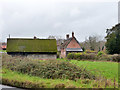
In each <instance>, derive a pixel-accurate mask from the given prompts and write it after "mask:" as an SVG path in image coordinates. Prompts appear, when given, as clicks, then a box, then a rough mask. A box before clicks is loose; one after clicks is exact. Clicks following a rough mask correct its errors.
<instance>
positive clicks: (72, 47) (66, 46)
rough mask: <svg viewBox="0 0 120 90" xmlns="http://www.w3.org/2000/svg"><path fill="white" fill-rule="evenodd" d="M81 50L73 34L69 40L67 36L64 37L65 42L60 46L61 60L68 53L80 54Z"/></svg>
mask: <svg viewBox="0 0 120 90" xmlns="http://www.w3.org/2000/svg"><path fill="white" fill-rule="evenodd" d="M82 51H83V50H82V48H81V46H80V43H79V42H78V41H77V39H76V38H75V36H74V32H72V37H71V38H69V34H67V35H66V40H65V42H64V43H63V44H62V46H61V56H60V57H61V58H65V57H66V56H67V54H68V53H71V52H74V53H78V52H82Z"/></svg>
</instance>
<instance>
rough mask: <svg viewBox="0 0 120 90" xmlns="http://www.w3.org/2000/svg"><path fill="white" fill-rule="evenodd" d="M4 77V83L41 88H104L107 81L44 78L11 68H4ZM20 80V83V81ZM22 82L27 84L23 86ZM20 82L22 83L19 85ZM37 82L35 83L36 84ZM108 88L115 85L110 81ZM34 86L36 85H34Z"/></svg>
mask: <svg viewBox="0 0 120 90" xmlns="http://www.w3.org/2000/svg"><path fill="white" fill-rule="evenodd" d="M1 74H2V79H3V84H6V83H7V84H8V85H11V86H16V87H22V88H29V87H31V86H29V84H31V83H32V85H33V86H36V87H38V86H40V88H41V87H42V88H99V87H100V88H104V87H105V84H106V83H105V82H103V81H100V80H88V79H86V80H81V79H79V80H77V81H73V80H68V79H43V78H40V77H36V76H29V75H27V74H22V73H18V72H15V71H14V72H13V71H11V70H8V69H5V68H3V69H2V72H1V73H0V75H1ZM18 82H19V83H18ZM21 83H22V84H24V83H25V85H22V86H21ZM19 84H20V85H19ZM34 84H35V85H34ZM108 84H109V85H107V86H106V88H113V87H114V85H113V84H112V83H111V82H109V81H108ZM33 88H34V87H33Z"/></svg>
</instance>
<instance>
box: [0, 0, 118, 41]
mask: <svg viewBox="0 0 120 90" xmlns="http://www.w3.org/2000/svg"><path fill="white" fill-rule="evenodd" d="M116 23H117V2H109V3H106V2H99V3H97V2H92V3H87V2H74V3H71V2H68V1H67V2H64V1H63V2H55V1H52V2H45V1H36V0H35V1H32V0H30V1H27V0H26V1H22V0H18V1H6V2H2V3H1V4H0V24H1V25H0V26H1V27H0V29H1V30H2V41H5V40H6V37H8V35H9V34H11V37H33V36H34V35H36V36H37V37H48V36H49V35H55V36H57V35H58V36H60V35H61V36H62V37H63V38H64V37H65V34H66V33H69V34H71V32H72V31H74V32H75V35H76V37H77V38H78V40H79V41H84V40H85V37H87V36H89V35H91V34H93V33H96V34H101V35H103V36H105V30H106V29H107V28H110V27H111V26H114V25H115V24H116ZM0 32H1V31H0Z"/></svg>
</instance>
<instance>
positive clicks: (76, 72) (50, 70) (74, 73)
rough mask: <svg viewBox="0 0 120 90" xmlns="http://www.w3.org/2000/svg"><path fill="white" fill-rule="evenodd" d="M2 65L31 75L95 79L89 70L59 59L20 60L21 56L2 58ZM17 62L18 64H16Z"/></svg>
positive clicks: (52, 77)
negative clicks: (10, 58)
mask: <svg viewBox="0 0 120 90" xmlns="http://www.w3.org/2000/svg"><path fill="white" fill-rule="evenodd" d="M3 63H4V64H3V67H6V68H8V69H11V70H12V71H18V72H20V73H23V74H24V73H26V74H28V75H32V76H38V77H41V78H48V79H70V80H75V79H79V78H81V77H83V78H87V79H95V78H96V77H95V76H94V75H92V74H91V73H90V72H89V71H87V70H86V69H84V68H82V67H78V66H76V65H75V64H72V63H69V62H66V61H60V60H46V61H42V62H40V61H34V60H27V61H26V60H24V59H23V60H21V58H18V59H17V60H16V59H12V61H11V60H7V59H4V60H3ZM18 63H19V64H18Z"/></svg>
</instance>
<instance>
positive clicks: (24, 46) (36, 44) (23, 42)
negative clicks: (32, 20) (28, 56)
mask: <svg viewBox="0 0 120 90" xmlns="http://www.w3.org/2000/svg"><path fill="white" fill-rule="evenodd" d="M7 52H57V44H56V40H55V39H21V38H8V39H7Z"/></svg>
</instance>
